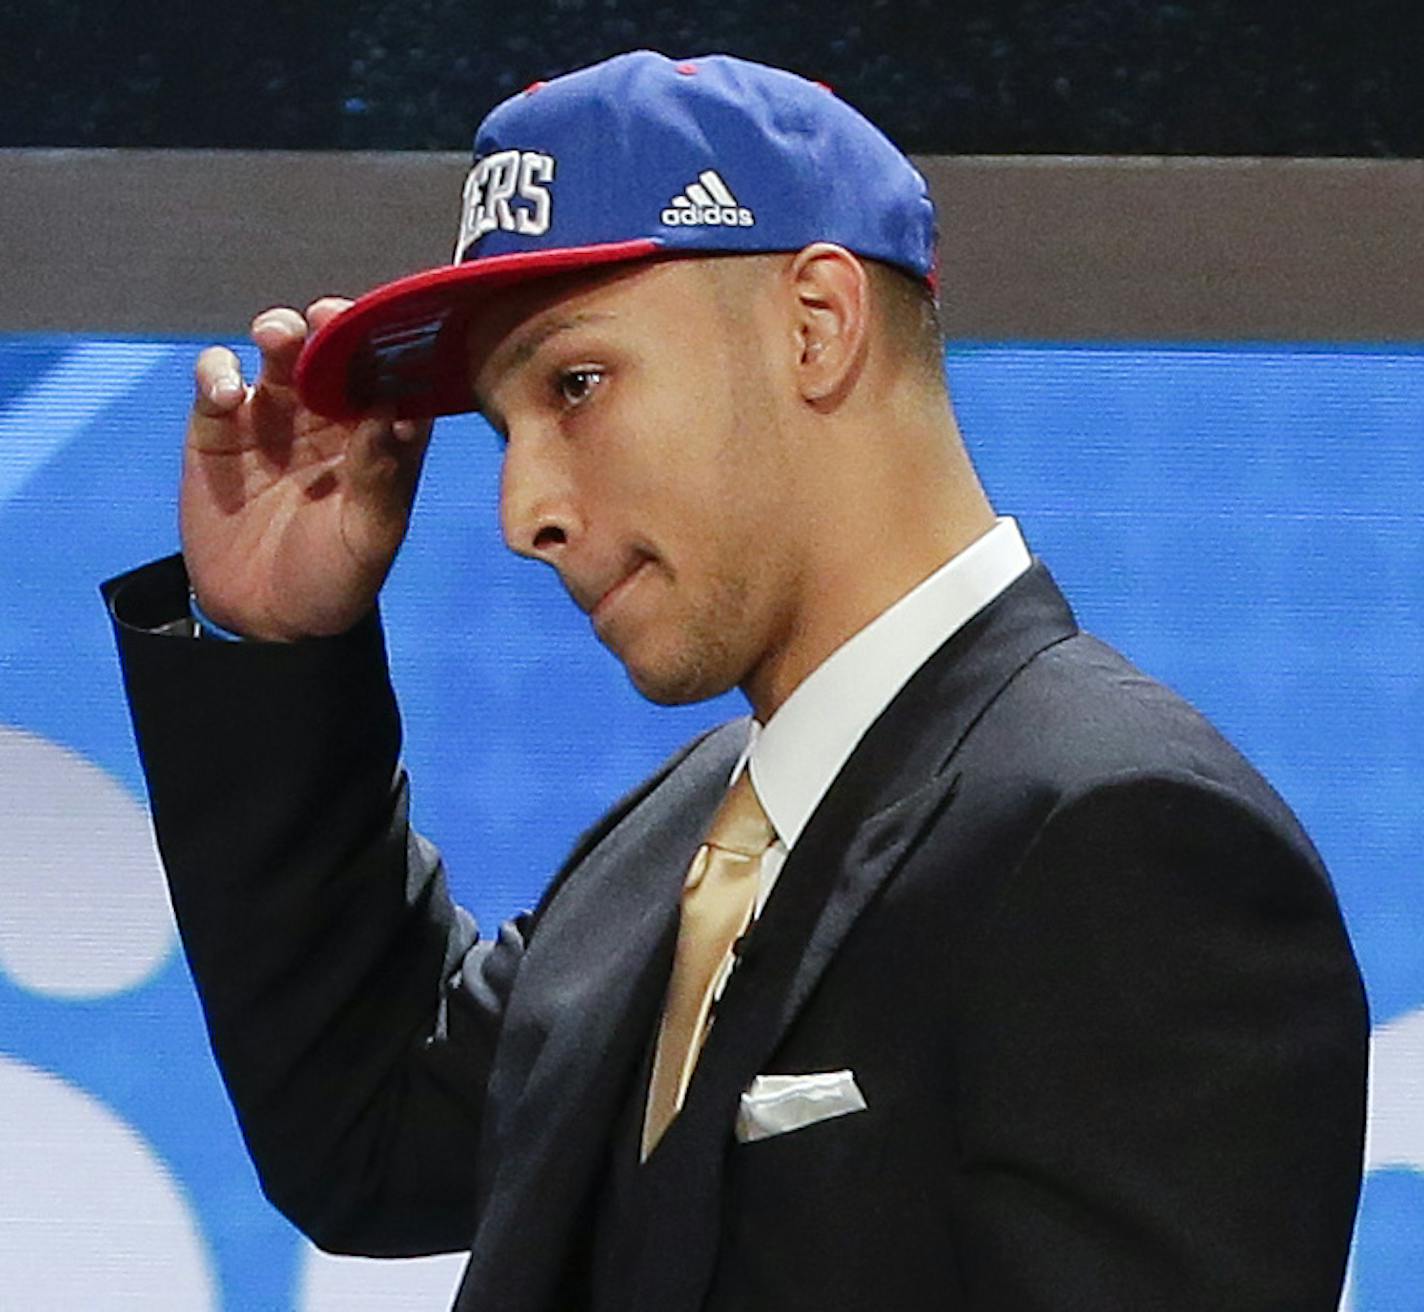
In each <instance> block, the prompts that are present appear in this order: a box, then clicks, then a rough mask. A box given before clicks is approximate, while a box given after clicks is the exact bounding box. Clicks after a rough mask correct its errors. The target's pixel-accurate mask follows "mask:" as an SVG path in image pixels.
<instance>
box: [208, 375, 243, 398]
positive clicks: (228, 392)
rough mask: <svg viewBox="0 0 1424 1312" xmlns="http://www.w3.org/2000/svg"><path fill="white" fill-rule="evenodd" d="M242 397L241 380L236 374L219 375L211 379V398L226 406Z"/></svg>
mask: <svg viewBox="0 0 1424 1312" xmlns="http://www.w3.org/2000/svg"><path fill="white" fill-rule="evenodd" d="M241 395H242V380H241V379H240V378H239V377H238V376H237V375H236V374H219V375H218V376H217V377H216V378H215V379H213V390H212V398H213V400H214V401H217V402H220V403H222V404H227V403H229V402H232V401H236V400H237V398H238V397H240V396H241Z"/></svg>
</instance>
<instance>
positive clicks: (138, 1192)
mask: <svg viewBox="0 0 1424 1312" xmlns="http://www.w3.org/2000/svg"><path fill="white" fill-rule="evenodd" d="M0 1163H3V1167H0V1171H3V1174H4V1181H5V1186H4V1188H3V1189H0V1291H3V1294H0V1299H2V1300H3V1303H0V1305H3V1306H4V1307H6V1308H11V1307H13V1308H25V1309H26V1310H27V1312H49V1310H50V1309H53V1312H61V1310H63V1312H69V1309H72V1308H102V1309H105V1310H106V1312H107V1310H108V1309H115V1310H116V1312H119V1310H122V1309H127V1308H133V1309H136V1310H138V1309H142V1310H143V1312H166V1310H167V1309H170V1308H171V1309H173V1312H208V1310H209V1309H215V1308H216V1307H217V1300H216V1295H215V1292H214V1283H213V1277H212V1272H211V1270H210V1265H209V1261H208V1255H207V1249H206V1246H205V1245H204V1243H203V1239H202V1236H201V1235H200V1233H199V1231H198V1227H197V1225H196V1223H195V1222H194V1220H193V1216H192V1213H191V1212H190V1210H189V1208H188V1205H187V1202H186V1200H185V1199H184V1197H183V1194H182V1192H181V1190H180V1189H179V1187H178V1186H177V1184H176V1183H175V1182H174V1180H173V1177H172V1176H171V1175H169V1173H168V1171H167V1169H166V1168H165V1167H164V1165H163V1163H162V1162H160V1161H159V1159H158V1157H157V1156H156V1155H155V1154H154V1152H153V1150H152V1148H150V1147H149V1145H148V1143H147V1142H146V1141H145V1140H144V1139H143V1138H142V1137H141V1136H140V1135H139V1134H138V1132H137V1131H135V1130H134V1129H133V1128H132V1127H130V1126H129V1125H127V1124H125V1122H124V1121H122V1120H121V1119H120V1118H119V1117H118V1116H116V1115H115V1114H114V1112H113V1111H112V1110H110V1109H109V1108H108V1107H106V1106H105V1105H104V1104H103V1103H101V1102H99V1101H98V1100H97V1099H95V1098H91V1097H90V1096H89V1095H88V1094H86V1093H82V1092H81V1091H80V1090H78V1089H76V1088H75V1087H74V1086H73V1085H71V1084H68V1083H66V1082H65V1081H64V1080H62V1079H60V1078H59V1077H58V1076H55V1075H49V1074H47V1073H45V1072H44V1071H40V1070H36V1069H35V1068H34V1067H33V1066H28V1065H26V1064H25V1063H23V1062H20V1061H16V1060H15V1059H14V1058H11V1057H4V1056H0Z"/></svg>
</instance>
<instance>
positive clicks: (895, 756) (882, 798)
mask: <svg viewBox="0 0 1424 1312" xmlns="http://www.w3.org/2000/svg"><path fill="white" fill-rule="evenodd" d="M1076 632H1077V626H1076V624H1075V622H1074V620H1073V616H1072V612H1071V611H1070V610H1069V609H1068V605H1067V603H1066V602H1065V601H1064V600H1063V598H1062V595H1061V594H1060V593H1059V591H1058V589H1057V588H1056V587H1055V586H1054V584H1053V582H1052V581H1051V579H1050V578H1049V577H1048V573H1047V571H1046V570H1045V569H1044V568H1043V567H1042V566H1041V565H1036V566H1035V567H1034V568H1032V569H1031V570H1030V571H1029V572H1028V573H1027V574H1025V575H1024V576H1023V577H1021V578H1020V579H1019V580H1018V581H1017V582H1015V583H1014V584H1013V585H1012V586H1011V587H1010V588H1009V589H1007V590H1006V591H1005V592H1004V593H1003V594H1002V595H1001V596H1000V597H999V598H998V599H997V600H996V601H995V602H993V603H992V604H991V605H990V606H988V607H986V608H985V610H984V611H982V612H980V614H979V615H977V616H976V617H975V618H974V619H973V620H971V621H970V622H969V624H967V625H965V626H964V628H962V629H961V630H960V631H959V632H958V633H956V634H955V635H954V636H953V637H952V638H951V639H950V640H949V641H948V642H946V643H945V644H944V646H942V647H941V648H940V649H939V651H937V652H936V653H935V654H934V656H932V657H931V658H930V660H929V661H927V662H926V663H925V665H924V666H922V667H921V668H920V670H918V671H917V672H916V674H915V675H914V676H913V678H911V680H910V681H909V682H908V683H907V684H906V685H905V687H904V688H903V689H902V690H901V691H900V693H899V694H898V695H897V696H896V697H895V699H894V700H893V701H892V702H891V704H890V705H889V706H888V707H887V708H886V710H885V711H884V712H883V713H882V714H881V716H880V717H879V718H878V719H877V720H876V722H875V723H874V724H873V725H872V726H871V727H870V729H869V730H868V731H867V732H866V734H865V736H864V737H863V738H862V740H861V742H860V743H859V744H858V746H857V747H856V749H855V751H854V752H853V753H852V754H851V757H850V759H849V760H848V761H847V762H846V764H845V766H844V768H843V769H842V770H841V773H840V774H839V775H838V776H837V777H836V780H835V782H834V783H833V784H832V785H831V787H830V789H829V790H828V791H827V793H826V795H825V797H824V798H823V799H822V801H821V803H820V805H819V806H818V807H817V808H816V811H815V813H814V814H813V815H812V817H811V819H810V820H809V821H808V823H807V825H806V828H805V829H804V831H803V832H802V834H801V837H800V839H799V841H798V842H797V845H796V847H795V849H794V850H793V851H792V853H791V855H790V856H789V857H788V859H787V862H786V865H785V866H784V867H783V869H782V871H781V874H780V877H779V878H778V881H777V886H776V890H775V892H774V894H773V895H772V897H771V899H770V900H769V901H768V903H767V906H766V909H765V911H764V913H763V915H762V917H761V919H760V920H759V921H758V922H757V925H756V926H755V928H754V929H753V931H752V933H751V934H750V935H749V936H748V940H747V942H746V944H745V945H744V948H743V950H742V956H741V960H740V962H739V964H738V968H737V970H736V972H735V973H734V974H733V976H732V979H731V982H730V983H729V985H728V988H727V991H726V993H725V994H724V996H723V998H722V1001H721V1003H720V1004H719V1006H718V1011H717V1019H716V1023H715V1024H714V1025H713V1028H712V1031H711V1034H710V1035H709V1037H708V1042H707V1046H706V1048H705V1049H704V1051H703V1054H702V1057H701V1059H700V1060H699V1062H698V1065H697V1069H696V1072H695V1074H694V1076H693V1080H692V1084H691V1086H690V1088H689V1090H688V1096H687V1101H686V1104H685V1106H684V1108H683V1111H682V1112H681V1113H680V1114H679V1116H678V1117H677V1119H676V1120H674V1121H673V1123H672V1126H671V1127H670V1128H669V1130H668V1132H667V1134H666V1135H665V1136H664V1138H663V1140H662V1142H661V1143H660V1145H659V1147H658V1150H657V1151H656V1152H655V1153H654V1154H653V1156H652V1157H651V1158H650V1159H649V1162H648V1164H647V1167H646V1171H645V1174H646V1181H645V1193H644V1199H643V1216H642V1221H643V1226H644V1235H643V1238H642V1245H643V1252H644V1254H645V1259H644V1260H643V1261H642V1262H641V1263H639V1264H638V1280H637V1283H636V1285H635V1287H634V1295H633V1297H632V1298H631V1300H630V1304H629V1306H630V1307H633V1308H636V1309H640V1310H641V1309H647V1310H648V1312H654V1310H656V1312H684V1310H686V1312H691V1310H692V1309H695V1308H697V1307H698V1306H700V1303H701V1300H702V1298H703V1297H704V1295H705V1291H706V1288H707V1284H708V1281H709V1280H710V1276H711V1271H712V1266H713V1262H714V1260H715V1255H716V1243H717V1235H718V1212H719V1205H720V1173H721V1163H722V1160H723V1154H724V1152H725V1150H726V1147H727V1144H728V1142H729V1140H730V1135H731V1132H732V1126H733V1124H734V1120H735V1115H736V1109H737V1101H738V1099H739V1097H740V1095H741V1093H742V1091H743V1090H744V1089H745V1088H746V1087H747V1085H748V1084H750V1082H751V1080H752V1078H753V1077H754V1076H755V1075H757V1074H758V1073H759V1072H761V1071H762V1070H763V1069H765V1065H766V1063H767V1061H768V1059H769V1058H770V1057H771V1055H772V1053H773V1052H774V1051H775V1048H776V1046H777V1044H778V1043H779V1042H780V1040H781V1038H782V1036H783V1035H784V1034H785V1033H786V1031H787V1029H788V1028H789V1026H790V1025H791V1024H792V1023H793V1021H794V1020H795V1018H796V1016H797V1015H798V1014H799V1012H800V1011H801V1010H802V1009H803V1008H804V1007H805V1005H806V1003H807V1001H808V999H809V998H810V997H811V995H812V993H813V992H814V990H815V987H816V984H817V982H818V981H819V980H820V978H821V975H822V974H823V973H824V971H825V969H826V967H827V965H828V964H829V963H830V961H831V960H832V959H833V958H834V956H835V953H836V950H837V949H838V948H839V947H840V945H841V943H842V942H843V941H844V940H845V937H846V935H847V934H848V933H849V932H850V930H851V928H852V927H853V925H854V924H855V922H856V920H857V918H858V917H859V916H860V915H861V914H862V913H863V912H864V910H865V908H866V907H867V906H869V905H870V903H871V901H872V900H873V899H874V897H875V895H876V893H877V892H878V891H879V890H880V889H881V888H882V887H883V886H884V884H885V882H886V881H887V880H888V879H890V878H891V877H892V876H893V874H894V873H895V872H896V871H897V870H898V869H900V868H901V867H902V866H903V864H904V863H905V861H906V860H907V859H908V858H909V857H910V855H911V854H912V853H913V851H914V848H915V846H916V844H917V842H918V841H919V839H920V838H921V837H922V836H923V835H924V834H925V833H926V832H927V831H928V829H929V827H930V826H931V825H932V824H933V823H935V822H936V821H937V820H938V819H939V818H940V817H941V816H943V815H944V814H945V813H946V812H947V811H949V810H950V808H951V807H952V805H953V801H954V796H955V793H956V790H957V786H958V776H957V775H956V774H955V773H954V770H953V761H954V754H955V752H956V750H957V749H958V746H959V744H960V743H961V742H962V741H963V739H964V737H965V735H966V734H967V733H968V732H969V731H970V729H971V728H972V727H973V725H974V723H975V722H976V721H977V720H978V718H979V716H980V715H982V714H983V712H984V710H985V709H986V708H987V707H988V706H989V704H990V703H991V702H992V701H993V700H994V698H995V697H996V696H997V695H998V694H999V692H1000V691H1001V690H1002V689H1003V688H1004V687H1005V686H1006V685H1007V684H1008V683H1009V681H1010V680H1011V679H1012V678H1013V677H1014V675H1015V674H1017V673H1018V671H1019V670H1021V669H1022V668H1023V666H1024V665H1026V664H1027V663H1028V662H1029V661H1030V660H1032V659H1033V658H1034V657H1035V656H1036V655H1038V654H1039V653H1040V652H1042V651H1043V650H1044V649H1045V648H1047V647H1049V646H1052V645H1053V644H1054V643H1056V642H1060V641H1062V640H1063V639H1064V638H1067V637H1071V636H1072V635H1073V634H1074V633H1076ZM669 1245H673V1246H674V1247H672V1248H670V1247H669ZM659 1251H662V1252H668V1251H677V1253H678V1260H677V1261H676V1262H667V1261H658V1260H655V1258H656V1254H657V1253H658V1252H659Z"/></svg>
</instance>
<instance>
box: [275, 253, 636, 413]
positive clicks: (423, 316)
mask: <svg viewBox="0 0 1424 1312" xmlns="http://www.w3.org/2000/svg"><path fill="white" fill-rule="evenodd" d="M661 249H662V248H661V246H660V245H659V243H658V242H657V241H655V240H653V239H652V238H647V237H642V238H638V239H636V240H633V241H619V242H606V243H604V244H602V245H597V246H568V247H563V248H560V249H556V250H543V251H519V252H517V253H515V254H512V255H494V256H491V257H490V258H489V259H484V260H478V259H476V260H470V261H469V262H468V263H465V264H451V265H447V266H445V267H443V268H439V269H426V270H424V271H423V272H421V273H413V274H410V275H409V276H408V277H405V278H398V279H396V280H395V281H394V282H388V283H385V284H383V285H382V286H380V287H376V288H374V289H373V290H371V291H369V292H367V293H366V294H365V295H364V296H362V297H361V298H360V299H359V300H357V301H355V302H353V303H352V304H351V305H350V306H349V307H348V308H347V309H345V310H343V311H342V312H341V313H340V314H338V315H337V316H336V317H335V318H334V319H332V320H330V321H329V322H328V323H327V324H326V325H325V326H324V327H323V328H322V329H320V331H318V332H316V333H314V334H313V335H312V337H311V338H310V339H309V340H308V342H307V344H306V346H305V347H303V349H302V353H301V356H300V358H299V359H298V360H297V370H296V383H297V393H298V395H299V396H300V397H301V402H302V404H303V405H304V406H306V407H307V409H309V410H313V411H315V412H316V413H317V414H320V415H326V416H327V417H328V418H330V419H337V420H343V421H351V420H356V419H360V418H362V417H364V416H366V415H368V414H371V413H372V412H375V411H380V412H382V413H389V414H393V415H394V416H395V417H396V418H398V419H429V418H432V417H433V416H436V415H453V414H460V413H461V412H463V411H465V410H472V409H474V396H473V395H472V393H471V391H470V378H469V361H468V359H467V358H466V346H465V337H466V334H467V333H468V331H469V327H470V323H471V320H472V318H473V316H474V314H475V313H476V312H477V311H478V309H479V306H480V303H481V301H482V299H483V298H484V296H485V295H487V294H488V293H489V292H491V291H494V290H496V289H498V288H501V287H508V286H511V285H512V284H514V283H520V282H526V281H529V280H532V279H535V278H549V277H553V276H555V275H556V274H560V273H574V272H577V271H578V270H581V269H589V268H596V267H598V266H600V265H607V264H623V263H628V262H630V261H633V260H642V259H647V258H649V257H650V256H653V255H657V254H658V253H659V252H660V250H661Z"/></svg>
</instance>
